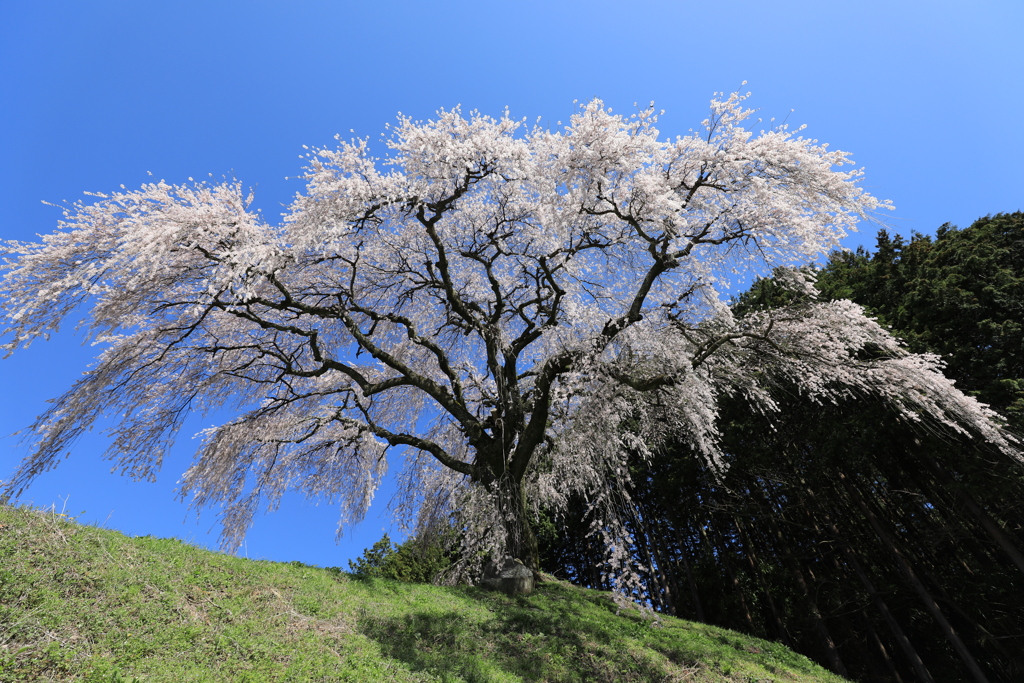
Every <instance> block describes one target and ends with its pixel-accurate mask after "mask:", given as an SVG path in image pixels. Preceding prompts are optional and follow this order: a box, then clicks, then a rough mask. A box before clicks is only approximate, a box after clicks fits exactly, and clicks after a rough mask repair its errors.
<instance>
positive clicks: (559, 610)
mask: <svg viewBox="0 0 1024 683" xmlns="http://www.w3.org/2000/svg"><path fill="white" fill-rule="evenodd" d="M616 612H617V610H616V608H615V606H614V604H613V603H612V602H611V601H610V600H609V597H608V595H607V594H602V593H599V592H597V591H590V590H584V589H580V588H577V587H574V586H571V585H569V584H567V583H562V582H555V581H551V582H545V583H543V584H541V585H540V586H539V587H538V590H537V591H535V592H534V594H532V595H530V596H529V597H525V598H524V597H518V598H510V597H507V596H504V595H500V594H496V593H491V592H487V591H483V590H481V589H478V588H472V587H460V588H442V587H437V586H425V585H417V584H403V583H398V582H394V581H387V580H380V579H360V578H358V577H356V576H353V575H350V574H346V573H343V572H341V571H339V570H337V569H323V568H319V567H310V566H305V565H302V564H300V563H297V562H296V563H276V562H266V561H258V560H248V559H243V558H239V557H232V556H230V555H223V554H218V553H213V552H209V551H206V550H202V549H199V548H196V547H193V546H190V545H187V544H184V543H182V542H180V541H177V540H173V539H159V538H151V537H142V538H130V537H126V536H124V535H122V534H120V533H117V532H115V531H110V530H105V529H99V528H96V527H89V526H81V525H78V524H75V523H73V522H72V521H70V520H66V519H63V518H62V516H60V515H55V514H53V513H50V512H40V511H36V510H29V509H26V508H11V507H4V506H0V681H5V682H6V681H47V680H55V681H95V682H99V681H110V682H112V681H132V680H140V681H175V682H178V681H259V682H261V683H262V682H263V681H446V682H449V681H450V682H454V681H466V682H481V683H482V682H484V681H488V682H491V681H493V682H495V683H496V682H499V681H627V682H628V681H708V682H710V681H730V682H740V681H744V682H748V683H749V682H753V681H757V682H758V683H761V682H765V681H777V682H780V683H781V682H783V681H795V682H808V683H809V682H812V681H814V682H822V683H824V682H826V681H831V682H841V681H842V679H840V678H838V677H837V676H834V675H832V674H830V673H828V672H826V671H824V670H823V669H821V668H820V667H818V666H817V665H815V664H813V663H811V662H810V661H809V660H808V659H806V658H805V657H803V656H801V655H797V654H794V653H793V652H791V651H789V650H787V649H786V648H785V647H783V646H781V645H779V644H776V643H770V642H766V641H763V640H758V639H756V638H750V637H747V636H743V635H740V634H738V633H734V632H731V631H727V630H724V629H720V628H715V627H711V626H706V625H703V624H697V623H690V622H686V621H682V620H679V619H674V618H663V619H662V620H661V622H660V625H657V624H655V623H654V622H652V621H651V620H650V619H644V618H641V617H640V616H639V615H638V614H636V613H634V612H623V613H621V614H617V613H616Z"/></svg>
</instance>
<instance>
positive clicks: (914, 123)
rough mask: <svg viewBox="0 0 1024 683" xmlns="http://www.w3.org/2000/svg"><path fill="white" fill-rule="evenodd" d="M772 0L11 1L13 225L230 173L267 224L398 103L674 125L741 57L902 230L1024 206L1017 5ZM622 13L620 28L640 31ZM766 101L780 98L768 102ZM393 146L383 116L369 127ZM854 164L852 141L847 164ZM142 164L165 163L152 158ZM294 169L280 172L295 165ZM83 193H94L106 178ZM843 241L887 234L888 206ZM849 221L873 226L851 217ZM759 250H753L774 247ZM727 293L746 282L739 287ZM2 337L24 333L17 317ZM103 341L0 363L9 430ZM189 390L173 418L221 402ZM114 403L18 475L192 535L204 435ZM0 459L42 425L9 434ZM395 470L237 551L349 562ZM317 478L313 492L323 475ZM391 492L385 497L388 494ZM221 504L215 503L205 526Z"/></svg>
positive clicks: (5, 81) (2, 233)
mask: <svg viewBox="0 0 1024 683" xmlns="http://www.w3.org/2000/svg"><path fill="white" fill-rule="evenodd" d="M791 9H792V11H790V12H787V13H779V12H777V11H776V9H775V8H773V7H771V6H766V5H763V4H761V3H754V2H739V3H733V4H732V5H730V7H729V9H728V11H727V12H725V11H723V10H722V9H721V8H720V7H717V6H710V5H709V6H707V7H697V6H692V5H682V4H679V3H667V2H666V3H663V2H646V3H641V4H640V5H636V4H634V5H633V6H632V9H631V11H629V12H623V10H622V7H621V6H620V5H618V4H614V3H601V2H596V3H594V2H588V3H574V2H567V3H557V4H555V5H551V4H545V5H543V6H542V5H539V4H538V5H531V4H530V3H526V4H522V3H520V4H519V5H517V6H516V8H515V9H514V10H511V9H510V8H508V7H505V6H499V5H495V6H489V5H482V4H480V3H468V2H467V3H463V2H452V3H446V4H444V5H443V6H434V5H423V4H420V3H404V2H382V3H372V4H367V5H348V6H340V5H338V4H337V3H331V2H309V3H302V4H301V5H292V6H284V5H277V4H274V3H259V2H257V3H245V4H244V5H243V4H242V3H234V2H223V3H216V4H213V5H211V4H210V3H198V2H188V1H186V2H179V3H174V5H173V6H169V5H146V4H138V5H130V6H126V5H125V4H124V3H116V2H103V1H100V2H95V3H89V4H88V5H83V4H81V3H73V2H60V1H50V2H39V3H31V4H22V5H18V6H12V7H11V8H10V9H9V11H7V13H6V14H5V21H4V22H2V25H0V66H2V68H0V88H2V92H3V99H4V101H5V103H8V104H9V106H6V107H3V108H2V109H0V179H2V181H3V182H0V200H2V203H3V206H4V207H5V209H6V213H5V217H6V220H5V221H4V222H3V224H2V227H0V238H2V239H14V240H20V241H35V240H37V239H38V237H37V235H40V234H46V233H49V232H51V231H52V230H53V229H54V227H55V226H56V224H57V222H58V220H59V219H60V211H59V209H55V208H53V206H52V205H45V204H43V203H41V200H43V201H48V202H50V203H51V204H58V205H59V204H60V203H61V200H62V199H65V198H67V199H71V200H74V199H75V198H76V197H80V196H81V192H83V191H99V192H105V193H109V192H111V191H112V190H115V189H116V188H118V187H119V186H120V185H122V184H124V185H125V186H126V187H129V188H137V187H139V186H141V185H142V184H143V183H148V182H152V181H153V180H156V179H165V180H166V183H167V184H169V185H172V186H177V185H185V184H187V180H186V179H187V178H188V177H189V176H191V177H196V178H205V177H208V175H207V174H208V173H212V174H213V177H214V178H222V177H225V176H226V177H228V178H238V179H239V181H240V182H241V184H242V187H243V188H244V189H243V190H242V194H243V195H247V193H248V188H249V187H252V188H253V189H254V192H255V195H254V196H255V199H254V202H253V204H251V205H250V209H262V215H263V216H265V218H264V219H263V220H264V221H265V222H269V223H271V224H276V223H277V222H278V220H277V218H276V217H277V216H278V215H279V214H281V213H282V212H283V211H287V210H288V207H289V206H290V205H291V203H292V201H291V197H293V196H294V195H295V194H296V192H301V191H302V187H303V184H304V183H303V181H302V180H301V179H296V178H295V175H296V168H297V165H296V163H295V157H294V155H295V154H299V153H301V150H302V145H304V144H305V145H309V146H311V147H314V148H320V147H325V146H329V145H332V143H331V140H332V138H333V136H334V135H335V134H336V133H339V132H345V131H348V130H350V129H354V130H355V131H357V132H358V134H360V135H366V134H368V133H373V132H374V131H379V130H381V126H382V124H383V123H384V122H386V121H389V120H390V121H394V115H395V112H398V111H402V112H405V113H406V114H408V115H409V116H411V117H412V118H413V119H418V120H427V119H430V118H432V117H434V116H435V112H436V111H437V110H438V109H439V108H442V107H443V108H446V109H451V108H453V107H454V106H455V105H457V104H461V105H462V111H463V112H469V111H472V110H474V109H478V110H480V111H483V112H488V113H497V112H501V111H502V110H503V109H504V108H505V107H506V106H508V108H509V110H510V111H511V112H512V115H513V116H516V117H519V116H528V117H529V120H530V121H533V120H535V117H536V116H538V115H540V116H541V117H542V124H543V125H544V127H546V128H550V129H552V130H555V129H557V128H558V127H559V126H557V125H555V122H557V121H559V120H568V118H569V116H570V115H571V114H572V113H573V108H572V106H571V104H570V103H571V102H572V101H573V100H574V99H578V100H579V101H581V102H588V101H590V100H591V99H592V98H593V97H595V96H599V97H601V98H602V99H603V101H604V102H605V104H606V106H610V107H613V108H614V110H615V112H631V111H636V108H635V107H634V106H633V105H634V103H635V102H641V103H647V102H650V101H651V100H654V101H655V102H656V106H657V107H658V108H659V109H662V108H663V109H665V110H666V114H665V116H663V117H662V118H661V119H660V120H659V123H658V126H659V127H660V128H661V129H662V130H663V131H664V132H665V133H666V134H667V135H668V137H674V136H675V135H676V134H685V133H686V132H687V130H688V129H689V128H691V127H696V126H697V124H698V123H699V122H700V121H701V120H702V119H703V118H705V117H706V115H707V104H706V103H707V99H708V96H709V95H710V94H711V93H712V92H716V91H723V90H725V91H730V90H732V89H734V88H736V87H737V85H738V84H739V83H741V82H742V81H744V80H748V81H750V83H751V85H750V87H751V88H752V89H753V90H754V91H755V93H756V98H755V99H752V100H750V101H749V102H751V103H752V105H751V106H753V107H755V108H757V110H758V111H757V114H756V115H755V117H754V118H761V119H764V122H763V123H762V124H760V125H759V126H751V127H752V128H754V130H755V131H757V130H760V129H761V128H770V127H772V126H773V125H775V124H777V123H779V122H781V121H783V120H787V122H788V123H789V124H791V125H792V127H793V128H795V127H796V126H798V125H799V124H802V123H808V124H810V127H809V128H808V129H807V131H805V133H804V134H805V135H808V136H810V137H815V138H821V139H823V140H827V141H829V142H830V143H832V144H833V145H834V146H835V147H836V148H838V149H843V150H852V151H853V152H855V154H856V156H855V160H856V162H857V167H860V166H863V167H865V168H866V170H867V175H866V177H865V178H866V179H865V181H864V183H863V184H862V186H863V187H864V189H865V190H867V191H869V192H870V194H872V195H874V196H878V197H885V198H890V199H892V200H893V202H894V204H895V206H896V207H897V209H896V210H895V211H893V212H889V213H888V218H887V219H886V221H887V223H888V224H889V225H890V227H891V228H892V229H893V230H894V231H899V232H902V233H903V234H905V235H906V234H908V233H909V231H910V229H917V230H919V231H921V232H931V231H933V230H934V229H935V228H936V227H937V226H939V225H941V224H943V223H945V222H947V221H951V222H953V223H957V224H959V225H961V226H966V225H967V224H969V223H971V222H972V221H973V220H974V219H975V218H977V217H978V216H981V215H984V214H988V213H996V212H1000V211H1003V212H1011V211H1015V210H1017V209H1020V208H1021V207H1020V206H1019V205H1018V204H1017V203H1015V202H1018V201H1019V191H1018V190H1019V187H1020V183H1021V180H1022V175H1021V174H1022V172H1024V171H1022V170H1021V168H1020V166H1019V164H1017V163H1016V160H1017V159H1019V158H1020V156H1021V154H1022V153H1024V149H1022V145H1024V132H1022V131H1021V130H1020V129H1019V127H1014V126H1012V125H1009V126H1008V125H1006V122H1005V117H1004V116H1003V114H1002V112H1007V111H1016V110H1019V109H1020V108H1021V106H1020V104H1021V103H1020V98H1021V95H1020V93H1019V92H1018V91H1017V90H1016V89H1014V88H1012V87H1007V84H1008V83H1013V82H1015V80H1016V78H1017V74H1018V73H1019V70H1020V67H1021V56H1020V55H1019V54H1018V53H1019V51H1018V50H1016V49H1015V46H1016V43H1017V40H1016V35H1017V33H1019V30H1020V27H1021V25H1022V21H1021V20H1022V11H1024V8H1022V7H1021V5H1020V4H1019V3H1016V2H981V3H975V4H974V5H972V7H971V8H970V11H969V12H967V11H963V8H962V7H961V6H960V5H958V4H956V3H946V4H944V3H934V2H931V3H923V2H907V3H899V4H896V5H894V4H893V3H883V2H862V3H856V4H855V5H830V4H826V5H822V4H821V3H810V2H807V3H797V4H796V5H794V6H791ZM624 36H630V38H628V41H629V42H628V44H629V48H628V50H627V49H625V47H624V46H625V45H626V43H625V42H624V40H626V39H625V38H624ZM773 118H774V119H775V124H773V123H771V121H770V120H771V119H773ZM371 146H372V148H373V149H375V150H376V149H377V148H378V143H377V140H376V138H373V139H371ZM847 168H853V167H847ZM147 171H151V172H152V173H153V175H152V176H148V175H147ZM286 177H290V178H291V179H290V180H285V178H286ZM89 201H92V200H91V199H90V200H89ZM865 227H866V228H867V229H866V230H863V229H862V231H861V232H860V233H859V234H855V235H853V236H852V237H848V238H846V239H845V240H844V241H843V242H842V244H843V245H844V246H856V244H858V243H866V244H868V245H870V244H872V243H873V239H874V228H873V226H871V225H867V226H865ZM858 240H859V241H858ZM761 274H764V273H761ZM730 293H735V290H732V291H731V292H730ZM3 341H5V342H6V341H9V339H5V340H3ZM96 351H97V349H96V348H93V347H89V346H82V345H81V338H80V337H76V336H75V335H74V334H73V331H72V330H71V329H70V326H68V325H65V327H63V328H62V329H61V331H60V333H58V334H56V335H53V337H52V339H51V341H50V342H48V343H45V344H44V343H38V344H35V345H34V346H33V347H32V348H31V349H28V350H27V351H24V352H19V353H18V354H17V355H16V356H14V357H12V358H10V359H8V360H6V361H4V362H3V363H2V364H0V385H2V386H4V387H5V388H6V389H7V391H6V392H4V393H3V394H0V401H3V405H2V410H0V433H2V434H5V435H6V434H10V433H12V432H15V431H18V430H22V429H24V428H25V427H26V426H27V425H29V424H31V423H32V422H33V420H34V418H35V416H37V415H39V414H41V413H42V412H44V411H45V410H46V409H47V404H46V400H47V399H51V398H53V397H55V396H60V395H61V394H62V393H63V392H64V391H65V390H66V389H67V388H68V387H69V386H71V385H72V384H73V383H74V382H75V381H76V380H77V379H78V378H80V377H81V372H82V371H83V369H85V368H87V367H88V366H89V364H90V362H91V360H92V358H93V357H94V355H95V353H96ZM222 417H223V418H224V419H228V418H229V417H230V416H229V415H227V414H225V415H210V416H208V417H207V418H201V417H196V416H193V417H191V418H188V419H187V420H186V423H185V425H184V426H183V431H182V435H183V437H184V436H187V435H189V434H193V433H197V432H200V431H201V430H203V429H205V428H208V427H210V426H211V424H214V423H219V422H220V421H221V418H222ZM110 424H111V423H109V422H103V421H100V422H99V423H97V425H96V430H95V431H94V432H93V433H86V434H83V435H82V436H81V438H80V439H79V440H78V441H77V442H76V443H75V444H74V446H73V449H72V450H73V453H72V455H71V456H70V457H69V458H67V459H66V461H65V462H63V463H62V464H61V466H60V467H58V468H56V469H54V470H52V471H50V472H47V473H46V474H45V475H43V476H41V477H39V478H38V479H37V480H36V481H35V483H34V484H33V486H32V487H31V488H30V489H28V490H27V491H26V492H25V494H23V495H22V496H21V497H20V498H19V500H22V501H24V502H30V501H31V502H35V503H36V504H42V505H49V504H50V503H56V504H57V507H58V508H60V507H61V506H63V505H65V502H64V501H67V502H66V505H67V509H68V510H69V511H73V512H74V513H76V514H77V513H78V512H79V511H81V510H87V511H88V512H87V514H86V515H85V517H84V519H86V520H89V521H97V522H104V521H105V520H106V523H107V524H109V525H111V526H114V527H116V528H119V529H122V530H124V531H127V532H129V533H137V534H149V533H153V534H157V535H182V536H185V537H186V538H189V539H190V540H194V541H199V542H205V540H204V539H205V536H204V534H202V533H198V534H197V533H196V531H197V530H198V529H197V527H195V526H188V527H182V526H181V524H180V520H182V518H185V517H187V516H188V515H187V510H186V508H185V507H184V506H183V504H179V503H175V502H174V490H175V488H176V486H177V483H176V480H177V478H178V473H180V472H182V471H184V470H185V469H187V467H188V463H189V462H190V459H191V455H192V453H193V452H194V451H195V447H196V445H197V442H196V441H192V440H190V439H188V438H180V439H179V440H178V443H177V445H176V447H175V448H173V449H172V450H171V451H170V452H169V453H168V454H167V456H166V459H165V463H164V467H163V469H162V470H161V473H160V475H159V476H158V478H157V480H156V481H155V482H147V481H142V482H136V483H133V482H131V481H129V480H128V479H127V478H121V477H119V476H117V475H109V474H107V470H108V469H109V467H110V463H109V462H104V461H102V460H101V457H100V454H102V453H103V452H105V451H106V449H107V446H108V445H109V441H108V440H106V439H105V437H104V436H103V429H104V428H105V427H107V426H110ZM0 446H3V450H4V451H5V453H4V456H3V457H0V463H2V464H3V468H2V469H0V479H4V480H8V479H10V478H11V476H12V474H13V470H14V468H15V466H16V464H17V463H18V462H20V461H21V460H22V458H23V457H25V456H26V455H27V454H28V452H29V451H28V446H27V445H26V444H19V442H18V439H17V437H15V438H7V439H4V440H3V441H0ZM393 477H394V470H392V472H391V473H390V474H388V475H385V480H384V481H385V483H384V488H382V490H381V491H380V492H379V493H378V495H377V496H376V498H375V505H374V507H373V511H371V513H370V518H369V519H368V520H367V522H366V523H365V524H364V525H362V526H361V527H357V528H353V529H352V533H346V536H345V539H344V543H345V546H344V547H343V548H341V549H340V550H339V548H337V547H336V546H334V545H333V544H331V543H330V542H329V541H328V540H326V539H330V538H331V537H332V536H333V530H334V526H335V523H336V520H337V510H336V509H335V508H332V507H331V506H328V505H321V506H320V507H319V509H318V508H317V507H315V504H316V502H317V501H316V500H313V501H310V502H308V503H307V502H305V501H304V500H303V499H302V498H301V497H295V496H285V498H284V499H283V500H282V509H281V512H280V514H278V515H276V516H275V515H270V516H266V517H262V518H260V519H259V520H258V521H257V522H256V524H255V527H254V528H253V530H252V532H251V533H250V534H249V536H248V537H247V545H246V546H244V547H243V548H242V550H241V552H249V553H250V555H252V556H267V557H275V558H278V559H285V560H290V559H301V560H303V561H307V562H311V563H317V564H344V559H345V558H346V557H354V556H356V555H358V554H359V553H360V552H361V550H362V549H363V548H364V547H367V546H369V545H371V544H372V543H373V542H374V541H376V540H377V539H378V538H379V537H380V535H381V530H382V527H387V528H391V529H392V531H393V534H392V535H393V536H394V537H401V535H402V534H401V531H400V530H398V529H394V528H392V527H391V525H390V522H389V521H388V520H387V514H386V511H385V510H384V504H385V503H386V502H387V501H388V500H389V498H390V497H391V493H392V492H393V491H394V490H395V486H396V485H397V482H395V481H394V479H393ZM321 502H322V501H321ZM378 512H379V513H381V514H383V516H379V514H378ZM212 521H213V518H212V517H209V518H207V517H204V519H203V523H202V531H204V532H205V531H206V530H207V529H208V528H209V527H210V526H211V523H212Z"/></svg>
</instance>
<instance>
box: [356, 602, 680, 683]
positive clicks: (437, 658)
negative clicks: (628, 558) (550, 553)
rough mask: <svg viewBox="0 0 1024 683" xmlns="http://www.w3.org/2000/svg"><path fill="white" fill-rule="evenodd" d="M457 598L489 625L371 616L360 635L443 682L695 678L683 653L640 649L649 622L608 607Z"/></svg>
mask: <svg viewBox="0 0 1024 683" xmlns="http://www.w3.org/2000/svg"><path fill="white" fill-rule="evenodd" d="M459 590H460V592H462V593H463V595H464V596H465V597H467V598H470V599H472V600H474V601H477V602H480V603H482V604H483V605H484V606H485V607H486V608H487V609H488V611H489V612H490V614H489V615H488V618H484V619H482V620H481V619H480V617H479V615H477V616H475V617H469V616H467V615H466V614H465V613H460V612H458V611H454V610H450V611H437V610H433V611H432V610H429V609H425V610H419V611H413V612H410V613H408V614H405V615H402V616H398V617H384V616H375V615H369V614H367V615H364V616H363V618H361V619H360V622H359V630H360V631H361V632H362V633H363V634H364V635H366V636H367V637H369V638H371V639H373V640H375V641H376V642H377V643H378V644H379V646H380V648H381V651H382V653H383V654H384V655H386V656H388V657H391V658H393V659H396V660H399V661H402V662H404V663H405V664H406V665H407V666H409V668H410V669H412V670H413V671H420V672H429V673H430V674H431V675H433V676H437V677H438V678H439V679H440V680H442V681H453V682H454V681H466V682H467V683H491V682H492V681H500V680H508V678H509V676H510V675H512V676H517V677H520V678H522V679H523V680H527V681H550V682H554V681H593V680H609V681H610V680H614V681H625V682H627V683H640V682H641V681H673V680H682V679H683V677H684V676H685V675H686V674H687V673H688V672H692V670H693V666H694V665H693V663H692V662H687V661H685V660H684V659H683V657H682V656H680V653H671V652H665V651H662V654H663V655H665V656H666V657H667V659H660V658H658V657H656V656H652V650H653V649H655V648H653V647H652V645H651V644H650V643H649V642H648V643H645V644H643V645H640V644H638V642H637V638H638V637H641V636H642V634H643V632H644V631H645V630H646V629H650V628H651V625H650V621H649V620H644V619H642V618H641V617H639V616H637V615H629V616H627V615H620V616H619V617H616V616H614V613H615V606H614V605H613V604H611V602H610V601H607V600H601V599H592V598H589V597H588V598H581V596H578V595H573V596H571V597H570V596H568V595H567V594H565V590H564V589H561V588H557V587H556V588H551V587H547V588H540V589H539V590H538V591H536V592H534V593H533V594H532V595H530V596H517V597H508V596H504V595H500V594H496V593H491V592H489V591H483V590H481V589H477V588H463V589H459ZM559 592H561V593H563V594H562V595H559ZM604 602H607V603H608V604H607V605H605V604H602V603H604ZM656 649H661V648H656Z"/></svg>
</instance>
